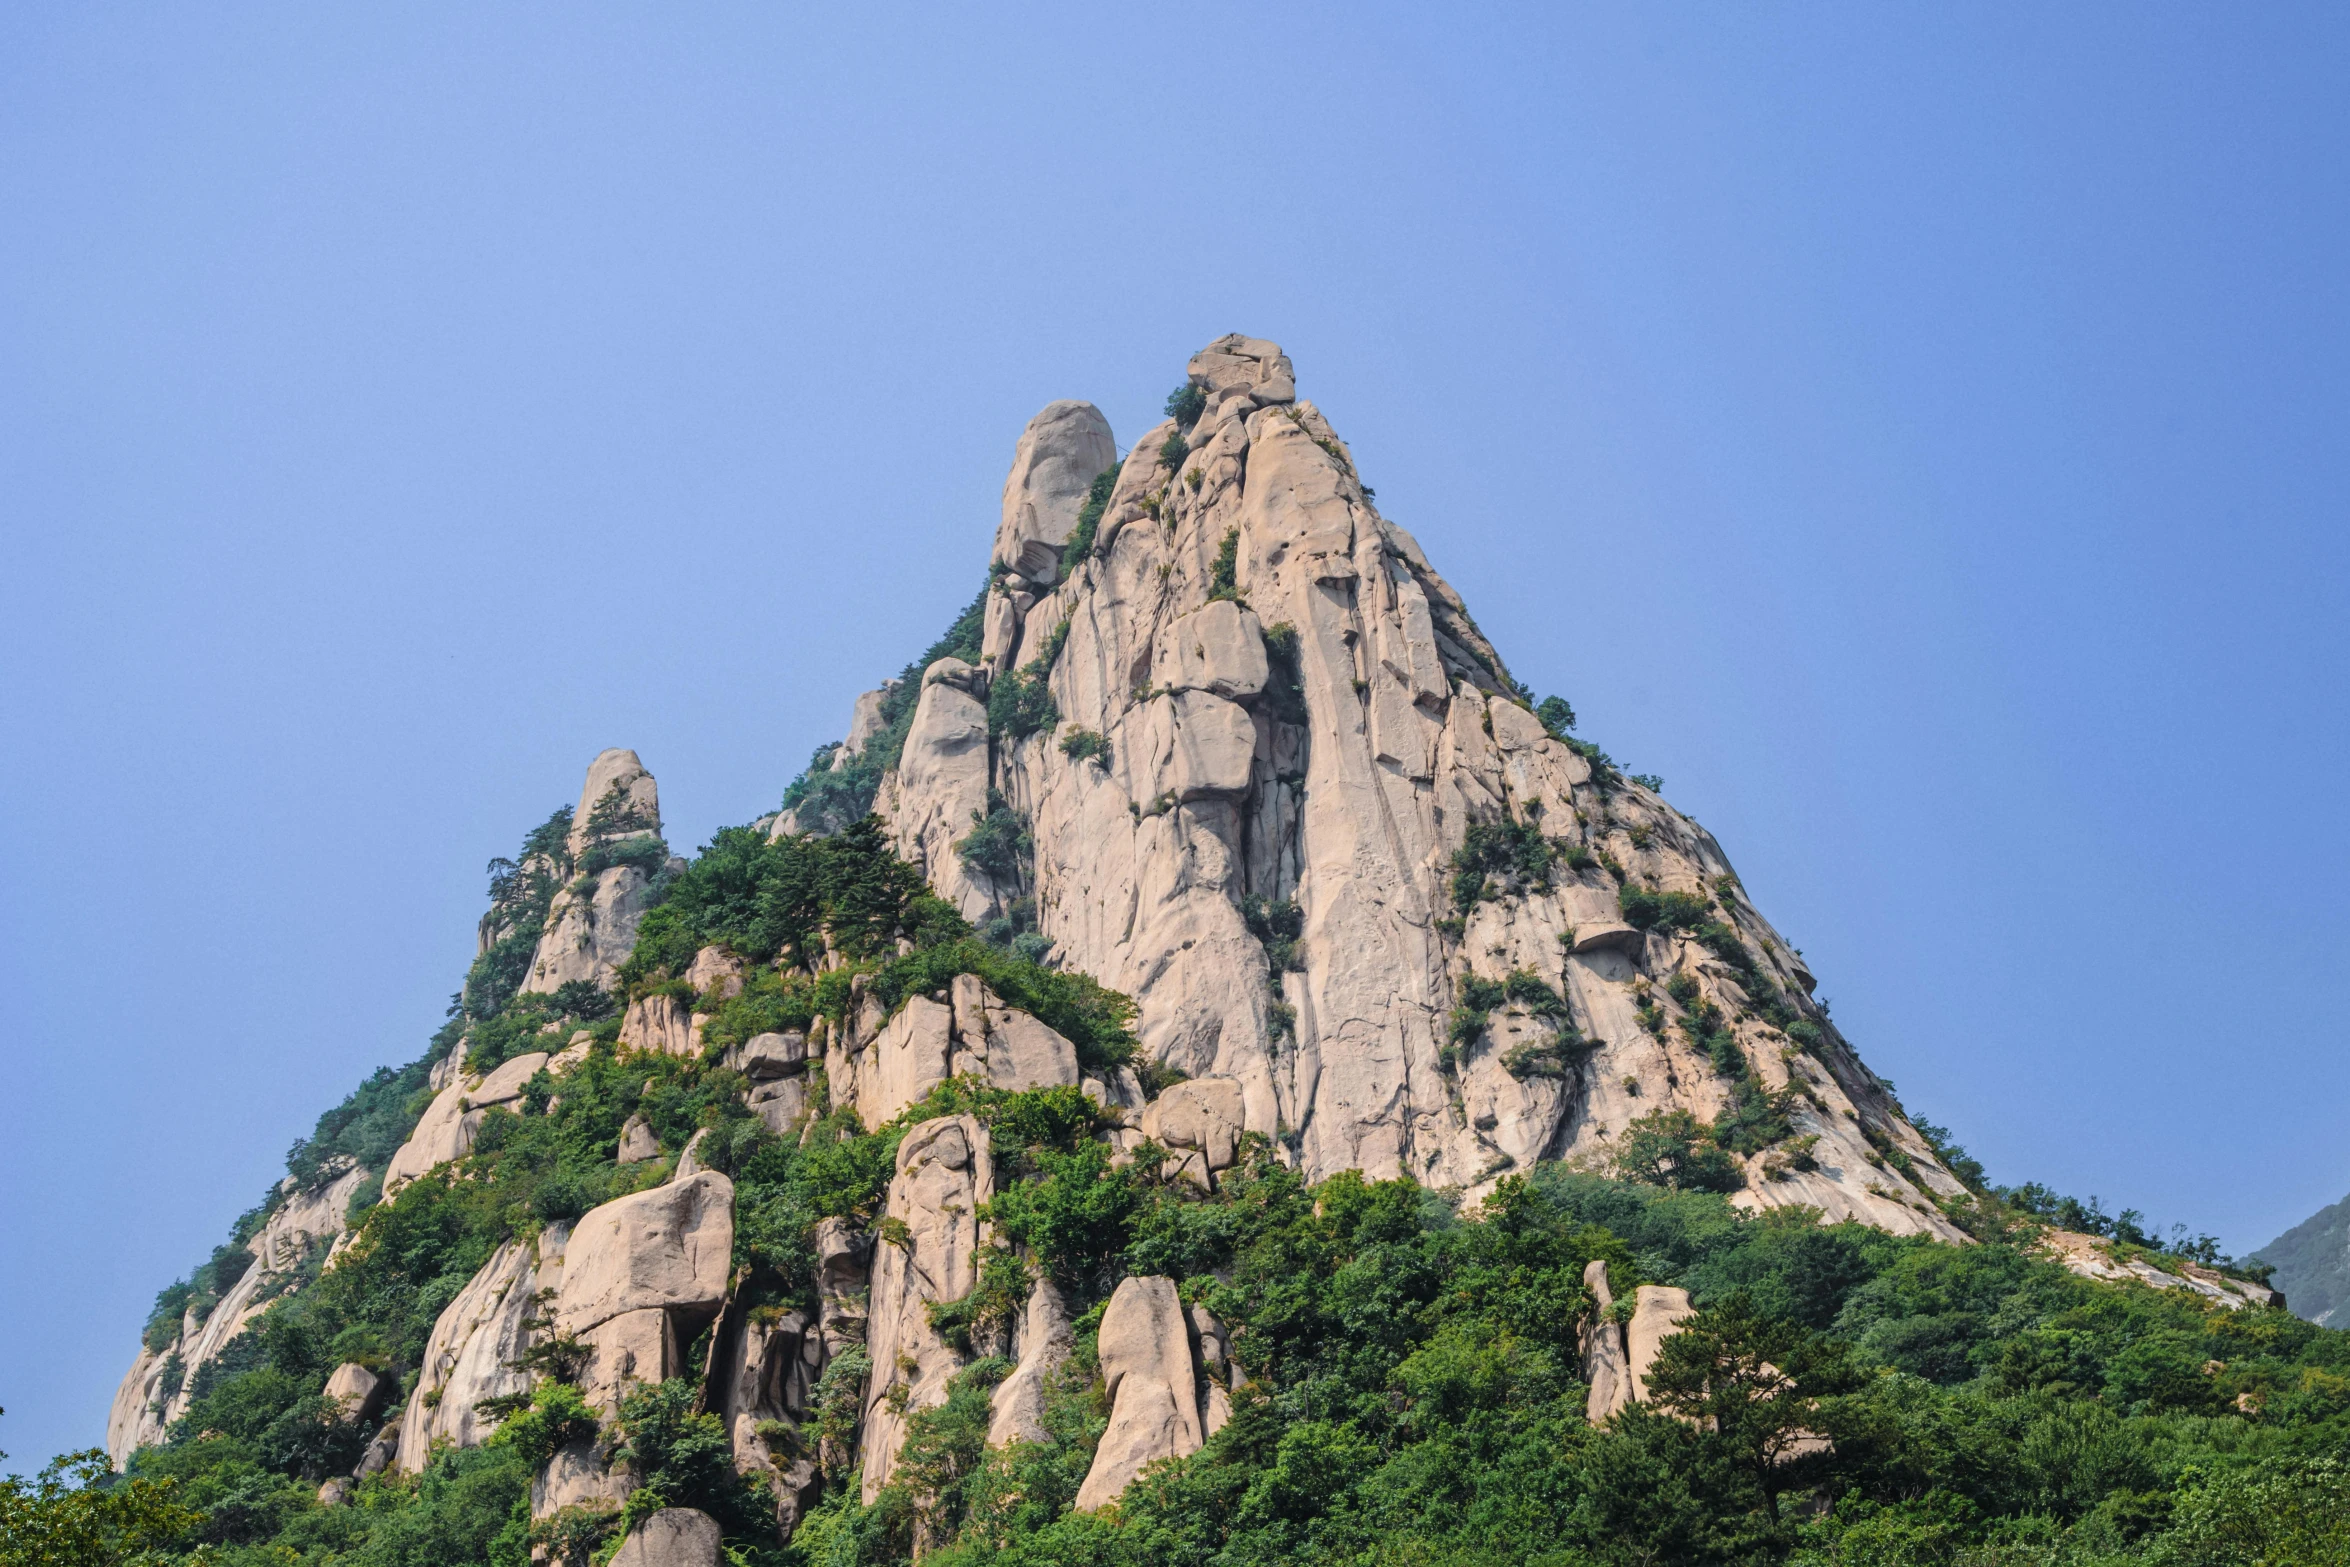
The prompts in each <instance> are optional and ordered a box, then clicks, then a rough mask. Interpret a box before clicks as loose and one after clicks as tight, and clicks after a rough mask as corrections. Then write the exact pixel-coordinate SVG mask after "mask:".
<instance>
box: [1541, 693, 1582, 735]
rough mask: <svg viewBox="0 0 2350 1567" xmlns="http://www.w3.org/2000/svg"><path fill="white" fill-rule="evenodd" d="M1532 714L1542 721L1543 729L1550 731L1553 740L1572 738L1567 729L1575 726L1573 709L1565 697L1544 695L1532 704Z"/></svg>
mask: <svg viewBox="0 0 2350 1567" xmlns="http://www.w3.org/2000/svg"><path fill="white" fill-rule="evenodd" d="M1534 716H1535V717H1536V718H1538V719H1540V720H1541V721H1542V727H1543V728H1544V729H1546V730H1548V731H1550V735H1551V738H1553V739H1555V740H1568V739H1571V738H1572V737H1571V736H1569V734H1568V733H1567V731H1568V730H1570V729H1573V728H1574V727H1575V709H1574V708H1573V707H1572V706H1570V705H1569V704H1568V702H1567V699H1566V698H1565V697H1563V696H1546V697H1544V698H1543V699H1542V700H1541V701H1539V702H1537V703H1535V704H1534Z"/></svg>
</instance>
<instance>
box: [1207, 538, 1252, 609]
mask: <svg viewBox="0 0 2350 1567" xmlns="http://www.w3.org/2000/svg"><path fill="white" fill-rule="evenodd" d="M1239 576H1240V530H1239V529H1238V528H1227V529H1225V530H1224V541H1223V542H1222V543H1221V544H1219V545H1217V546H1216V558H1215V560H1214V561H1213V562H1211V563H1210V565H1209V567H1208V601H1209V602H1210V603H1213V602H1215V601H1216V600H1217V599H1230V600H1231V601H1232V602H1233V603H1235V604H1245V603H1246V602H1247V600H1245V599H1243V598H1242V597H1241V596H1240V588H1239V586H1238V579H1239Z"/></svg>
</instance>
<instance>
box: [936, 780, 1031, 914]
mask: <svg viewBox="0 0 2350 1567" xmlns="http://www.w3.org/2000/svg"><path fill="white" fill-rule="evenodd" d="M955 853H956V854H957V855H959V856H961V857H962V861H963V863H964V864H965V865H968V866H970V867H971V868H972V869H973V870H975V871H977V872H978V873H979V874H980V875H982V876H984V877H986V878H987V880H988V881H989V882H990V883H992V884H993V885H995V886H997V887H1000V888H1014V889H1016V888H1019V887H1022V886H1025V885H1027V882H1028V870H1029V866H1030V864H1031V862H1032V861H1033V860H1034V859H1035V857H1036V840H1035V839H1034V838H1033V837H1031V836H1030V835H1029V831H1028V818H1027V817H1025V816H1023V815H1021V814H1020V813H1019V812H1018V811H1015V810H1013V809H1012V807H1011V803H1010V802H1009V801H1007V800H1006V799H1005V798H1004V797H1003V795H1002V794H1000V793H999V792H997V791H996V790H994V789H990V790H988V791H987V812H986V814H985V815H981V814H980V813H979V812H978V811H973V812H972V813H971V831H970V832H969V833H968V834H967V835H966V836H964V837H963V838H962V839H961V840H960V841H958V842H957V843H956V844H955Z"/></svg>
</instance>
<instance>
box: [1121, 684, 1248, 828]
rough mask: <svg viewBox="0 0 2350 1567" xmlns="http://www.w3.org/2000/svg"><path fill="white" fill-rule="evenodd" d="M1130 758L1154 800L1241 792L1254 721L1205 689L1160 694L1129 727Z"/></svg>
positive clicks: (1195, 797)
mask: <svg viewBox="0 0 2350 1567" xmlns="http://www.w3.org/2000/svg"><path fill="white" fill-rule="evenodd" d="M1133 732H1135V733H1136V734H1137V736H1138V738H1139V740H1140V743H1141V750H1140V754H1139V755H1138V756H1137V758H1136V760H1137V761H1139V762H1141V763H1142V764H1143V768H1144V772H1143V774H1142V776H1144V777H1145V778H1147V779H1149V780H1150V786H1149V793H1150V795H1151V797H1152V798H1153V799H1154V800H1167V799H1172V800H1175V801H1179V802H1180V801H1188V800H1200V799H1207V798H1211V797H1216V796H1229V795H1239V794H1245V793H1246V792H1247V791H1248V787H1249V783H1250V780H1251V779H1252V777H1253V776H1254V771H1255V765H1256V750H1257V727H1256V721H1255V720H1254V719H1252V718H1250V717H1249V715H1248V712H1247V710H1246V709H1245V708H1242V707H1240V706H1238V705H1237V704H1235V703H1232V702H1227V701H1225V700H1224V699H1223V698H1222V697H1219V696H1211V695H1209V694H1208V693H1207V692H1205V691H1178V692H1176V693H1174V694H1173V695H1171V696H1161V697H1159V698H1157V699H1155V700H1154V701H1152V702H1151V703H1150V704H1149V705H1148V706H1147V707H1146V708H1145V709H1144V711H1143V718H1142V722H1141V724H1140V725H1138V726H1135V727H1134V731H1133Z"/></svg>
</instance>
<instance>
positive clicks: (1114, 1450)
mask: <svg viewBox="0 0 2350 1567" xmlns="http://www.w3.org/2000/svg"><path fill="white" fill-rule="evenodd" d="M1099 1344H1100V1356H1101V1366H1102V1382H1103V1386H1104V1390H1105V1391H1106V1392H1107V1393H1108V1395H1109V1399H1110V1426H1109V1429H1108V1430H1106V1431H1104V1432H1103V1433H1102V1440H1101V1445H1100V1446H1099V1447H1097V1448H1096V1449H1095V1450H1094V1457H1093V1467H1092V1468H1091V1469H1088V1470H1087V1471H1086V1473H1085V1483H1084V1484H1083V1485H1082V1486H1080V1487H1079V1488H1078V1491H1077V1505H1078V1507H1079V1508H1081V1509H1086V1510H1091V1509H1093V1508H1097V1507H1105V1506H1107V1505H1109V1504H1110V1503H1112V1502H1114V1501H1116V1500H1117V1499H1118V1498H1119V1497H1120V1496H1121V1495H1123V1494H1124V1492H1125V1490H1126V1487H1127V1486H1128V1485H1129V1484H1131V1483H1132V1482H1133V1480H1134V1477H1135V1476H1136V1475H1138V1474H1140V1473H1142V1471H1143V1470H1144V1469H1146V1468H1148V1467H1149V1466H1150V1465H1152V1464H1154V1463H1157V1462H1158V1461H1159V1460H1161V1459H1164V1458H1183V1457H1187V1456H1189V1455H1190V1454H1193V1453H1196V1452H1198V1451H1199V1450H1200V1448H1201V1447H1202V1446H1204V1445H1205V1444H1206V1442H1207V1438H1208V1431H1207V1423H1206V1421H1205V1420H1204V1419H1203V1418H1202V1412H1201V1408H1200V1403H1201V1397H1200V1387H1199V1375H1198V1363H1197V1361H1196V1360H1195V1358H1194V1356H1193V1353H1192V1342H1191V1320H1190V1318H1189V1317H1188V1316H1187V1315H1186V1314H1185V1312H1184V1309H1183V1302H1182V1301H1181V1300H1180V1299H1179V1298H1177V1296H1176V1294H1175V1281H1174V1280H1172V1279H1162V1278H1129V1279H1126V1280H1125V1281H1124V1282H1122V1283H1121V1284H1119V1286H1118V1290H1117V1293H1116V1294H1114V1295H1112V1296H1111V1297H1110V1304H1109V1309H1107V1310H1106V1311H1104V1312H1103V1313H1102V1325H1101V1333H1100V1337H1099Z"/></svg>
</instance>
